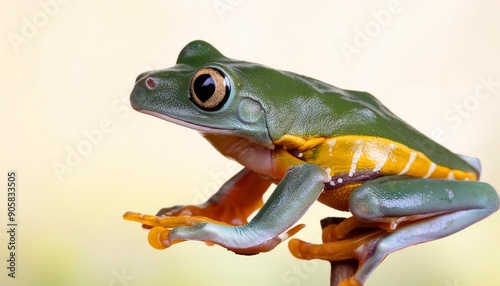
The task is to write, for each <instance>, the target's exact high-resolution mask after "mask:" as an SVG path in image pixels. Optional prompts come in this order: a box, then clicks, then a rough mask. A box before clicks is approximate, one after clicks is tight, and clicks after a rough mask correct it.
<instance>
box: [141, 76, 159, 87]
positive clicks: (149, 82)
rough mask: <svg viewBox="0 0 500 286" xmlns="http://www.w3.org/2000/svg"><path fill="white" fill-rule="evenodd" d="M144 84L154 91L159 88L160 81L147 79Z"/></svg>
mask: <svg viewBox="0 0 500 286" xmlns="http://www.w3.org/2000/svg"><path fill="white" fill-rule="evenodd" d="M144 83H145V84H146V87H147V88H148V89H150V90H153V89H155V88H156V87H157V86H158V81H157V80H156V79H154V78H152V77H148V78H146V80H145V81H144Z"/></svg>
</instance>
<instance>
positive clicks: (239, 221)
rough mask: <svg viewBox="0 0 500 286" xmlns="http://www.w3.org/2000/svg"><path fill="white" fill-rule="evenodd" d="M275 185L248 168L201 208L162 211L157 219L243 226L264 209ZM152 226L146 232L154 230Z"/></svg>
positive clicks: (174, 208)
mask: <svg viewBox="0 0 500 286" xmlns="http://www.w3.org/2000/svg"><path fill="white" fill-rule="evenodd" d="M270 185H271V182H270V181H269V180H266V179H264V178H262V177H261V176H260V175H258V174H257V173H255V172H252V171H250V170H249V169H247V168H244V169H243V170H241V171H240V172H238V173H237V174H236V175H234V176H233V177H232V178H231V179H230V180H229V181H227V182H226V183H225V184H224V185H222V187H221V188H220V189H219V191H218V192H217V193H215V194H214V195H213V196H212V197H210V198H209V199H208V201H207V202H205V203H203V204H201V205H187V206H174V207H169V208H163V209H161V210H160V211H159V212H158V213H157V214H156V216H157V217H159V218H164V217H179V216H199V217H206V218H209V219H212V220H216V221H220V222H224V223H227V224H231V225H243V224H246V223H247V218H248V217H249V216H250V215H251V214H252V213H253V212H254V211H255V210H257V209H259V208H260V207H262V205H263V203H264V202H263V200H262V195H263V194H264V193H265V192H266V190H267V189H268V188H269V186H270ZM152 226H154V225H150V226H149V227H147V224H145V227H146V228H150V227H152Z"/></svg>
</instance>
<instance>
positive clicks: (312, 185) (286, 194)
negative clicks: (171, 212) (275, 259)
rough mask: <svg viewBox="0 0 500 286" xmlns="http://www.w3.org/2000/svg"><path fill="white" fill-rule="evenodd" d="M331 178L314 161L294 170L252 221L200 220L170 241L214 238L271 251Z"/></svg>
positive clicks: (245, 249)
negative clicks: (234, 223)
mask: <svg viewBox="0 0 500 286" xmlns="http://www.w3.org/2000/svg"><path fill="white" fill-rule="evenodd" d="M327 179H328V176H327V174H326V172H325V171H324V170H323V169H322V168H320V167H318V166H316V165H312V164H304V165H299V166H295V167H293V168H292V169H290V170H289V171H288V172H287V173H286V175H285V176H284V178H283V179H282V180H281V182H280V183H279V184H278V186H277V187H276V189H275V190H274V192H273V193H272V194H271V196H270V197H269V199H268V200H267V201H266V203H265V204H264V206H263V207H262V208H261V209H260V210H259V212H258V213H257V214H256V215H255V217H254V218H253V219H252V221H250V222H249V223H248V224H246V225H243V226H225V225H219V224H213V223H200V224H198V225H195V226H188V227H176V228H174V229H172V231H171V232H170V234H169V240H170V241H175V240H203V241H211V242H214V243H216V244H219V245H221V246H224V247H226V248H228V249H231V250H233V251H235V252H238V253H247V254H249V253H258V252H262V251H268V250H270V249H272V248H273V247H274V246H276V245H277V244H278V243H279V242H280V241H281V239H280V238H279V237H278V236H279V235H280V234H282V233H283V232H285V231H286V230H287V229H289V228H290V227H292V226H293V224H294V223H295V222H297V220H298V219H299V218H300V217H302V215H303V214H304V213H305V212H306V211H307V209H308V208H309V207H310V206H311V204H313V203H314V202H315V201H316V199H317V198H318V196H319V194H320V193H321V191H322V190H323V187H324V182H325V181H326V180H327Z"/></svg>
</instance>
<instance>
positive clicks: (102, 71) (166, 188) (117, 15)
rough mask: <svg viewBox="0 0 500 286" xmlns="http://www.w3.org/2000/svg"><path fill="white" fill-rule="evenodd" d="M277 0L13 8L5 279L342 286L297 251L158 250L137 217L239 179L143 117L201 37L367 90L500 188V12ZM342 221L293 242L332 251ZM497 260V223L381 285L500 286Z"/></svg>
mask: <svg viewBox="0 0 500 286" xmlns="http://www.w3.org/2000/svg"><path fill="white" fill-rule="evenodd" d="M101 2H105V3H101ZM268 2H270V1H245V0H213V1H212V0H211V1H201V0H200V1H76V0H74V1H68V0H66V1H62V0H61V1H56V0H41V1H0V11H1V12H0V14H1V15H0V19H2V20H1V26H0V27H1V30H0V48H1V52H0V60H1V69H0V72H1V74H0V90H1V93H0V94H1V95H0V96H1V99H2V104H0V114H1V115H0V116H1V120H0V128H1V129H0V130H1V132H2V137H1V138H2V139H1V140H0V178H1V179H0V186H2V187H0V198H6V192H7V190H6V187H5V185H6V180H7V175H6V173H7V171H8V170H12V169H14V170H17V172H18V177H19V191H18V205H19V208H18V214H17V219H18V223H19V228H18V240H17V246H18V253H17V255H18V264H17V265H18V269H17V270H18V272H17V276H18V278H16V279H7V276H6V275H7V272H6V269H5V267H4V263H0V266H1V267H0V269H1V270H0V285H13V286H16V285H130V286H134V285H240V286H243V285H327V283H328V282H327V281H328V275H329V269H328V265H327V263H324V262H320V261H309V262H304V261H299V260H297V259H295V258H293V257H292V256H291V254H289V252H288V249H287V247H286V244H283V245H281V246H279V247H278V248H277V249H275V250H274V251H272V252H270V253H266V254H261V255H257V256H252V257H244V256H237V255H234V254H233V253H230V252H228V251H226V250H224V249H222V248H220V247H208V246H205V245H204V244H203V243H197V242H189V243H182V244H179V245H175V247H172V248H171V249H167V250H164V251H156V250H153V249H152V248H150V247H149V245H148V244H147V242H146V235H147V232H146V231H144V230H141V229H140V227H139V225H137V224H134V223H130V222H126V221H123V220H122V218H121V215H122V214H123V213H124V212H125V211H129V210H133V211H140V212H146V213H154V212H156V211H157V209H159V208H161V207H165V206H170V205H174V204H191V203H196V202H199V201H200V200H202V199H203V198H206V197H207V196H208V195H209V194H210V193H211V192H213V190H214V189H215V187H216V185H218V184H220V183H221V181H222V180H223V179H225V178H227V177H229V176H230V174H232V173H234V172H235V171H236V170H237V169H238V167H236V166H235V165H234V164H233V163H230V162H229V161H228V160H226V159H225V158H223V157H222V156H220V155H219V154H218V153H217V152H216V151H215V150H213V149H212V148H211V146H209V144H208V143H206V142H205V141H204V140H203V139H202V138H201V137H200V136H199V135H198V134H197V133H196V132H193V131H191V130H187V129H186V128H183V127H179V126H175V125H173V124H169V123H166V122H163V121H161V120H159V119H156V118H153V117H149V116H146V115H143V114H139V113H137V112H135V111H133V110H131V108H130V107H129V103H128V95H129V93H130V91H131V89H132V87H133V84H134V79H135V77H136V76H137V75H138V74H139V73H141V72H143V71H146V70H150V69H157V68H164V67H169V66H172V65H173V64H174V63H175V60H176V58H177V54H178V52H179V51H180V49H181V48H182V47H183V46H184V45H185V44H187V43H188V42H189V41H191V40H194V39H204V40H207V41H209V42H211V43H212V44H213V45H215V46H216V47H217V48H218V49H220V51H222V52H223V53H224V54H226V55H228V56H229V57H233V58H237V59H244V60H248V61H252V62H258V63H263V64H266V65H268V66H272V67H275V68H280V69H285V70H291V71H295V72H298V73H301V74H305V75H308V76H311V77H315V78H318V79H321V80H323V81H326V82H329V83H331V84H334V85H336V86H339V87H343V88H349V89H357V90H365V91H369V92H370V93H372V94H374V95H376V96H377V97H378V98H379V99H380V100H381V101H382V102H384V103H385V104H386V105H387V106H388V107H389V108H390V109H392V110H393V111H395V113H397V114H398V115H400V116H401V117H402V118H404V119H405V120H406V121H407V122H409V123H410V124H411V125H413V126H415V127H417V128H418V129H419V130H421V131H422V132H424V133H426V134H428V135H429V136H431V137H433V138H435V139H437V140H439V141H440V142H441V143H443V144H444V145H446V146H447V147H449V148H450V149H452V150H453V151H455V152H459V153H464V154H469V155H472V156H477V157H479V158H481V159H482V163H483V169H484V172H483V176H482V179H483V180H484V181H487V182H490V183H491V184H493V185H494V186H496V187H497V188H500V177H499V176H498V173H499V171H500V167H499V165H498V164H499V162H500V151H499V150H498V146H499V144H500V137H499V130H498V123H499V120H500V112H498V107H499V106H500V82H499V81H500V55H499V52H498V51H500V37H499V36H498V35H500V22H499V20H498V11H499V9H500V2H499V1H477V2H474V1H457V2H459V3H460V4H457V2H451V1H450V2H443V4H437V3H434V2H433V1H419V2H418V3H416V1H401V2H399V1H388V0H387V1H370V2H368V1H328V2H327V1H316V2H314V3H312V1H311V2H309V3H306V1H273V3H272V4H270V3H268ZM488 81H489V82H490V84H489V85H485V84H484V82H488ZM89 134H90V135H89ZM98 134H100V135H98ZM89 136H90V138H92V140H89V139H88V137H89ZM92 136H93V137H92ZM77 148H80V149H79V150H80V151H81V152H83V153H84V154H82V155H84V156H81V157H80V160H78V158H76V157H75V155H74V154H72V152H74V150H76V149H77ZM68 156H69V157H68ZM67 160H69V161H68V162H67ZM54 164H55V165H57V164H59V166H61V165H63V164H64V165H66V169H65V172H60V173H59V175H58V174H57V172H55V171H54V168H53V166H54ZM0 201H1V202H2V205H1V207H0V210H2V211H1V212H0V213H1V216H0V221H1V225H0V230H1V232H0V240H1V241H0V249H1V250H0V253H1V254H2V255H1V256H2V257H1V261H4V260H5V259H7V257H6V254H5V253H6V248H7V247H6V242H7V235H6V232H5V226H6V223H7V220H6V219H7V217H6V214H5V212H4V210H5V204H4V199H1V200H0ZM332 215H338V213H336V212H333V211H331V210H330V209H328V208H326V207H324V206H322V205H319V204H317V205H314V206H313V207H312V208H311V209H310V211H309V213H308V214H307V215H306V216H305V217H304V218H303V219H302V222H304V223H306V224H307V228H306V229H304V230H302V231H301V232H300V233H298V234H297V235H296V236H297V237H299V238H301V239H304V240H308V241H315V242H318V241H319V240H320V232H319V225H318V224H319V223H318V220H319V219H321V218H323V217H326V216H332ZM499 257H500V215H499V214H498V213H497V214H495V215H493V216H491V217H489V218H488V219H486V220H484V221H482V222H480V223H478V224H476V225H474V226H472V227H470V228H468V229H466V230H464V231H462V232H460V233H458V234H456V235H453V236H451V237H448V238H445V239H441V240H439V241H435V242H432V243H427V244H423V245H419V246H414V247H410V248H407V249H405V250H403V251H400V252H398V253H395V254H392V255H390V256H389V257H388V258H387V259H386V260H385V261H384V263H383V264H382V266H380V267H379V268H378V269H377V270H376V271H375V272H374V274H373V276H372V277H371V279H370V280H369V281H368V283H367V285H441V286H457V285H463V286H475V285H499V284H500V276H499V275H498V265H499V263H500V262H499Z"/></svg>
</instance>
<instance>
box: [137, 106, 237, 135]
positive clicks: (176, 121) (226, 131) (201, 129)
mask: <svg viewBox="0 0 500 286" xmlns="http://www.w3.org/2000/svg"><path fill="white" fill-rule="evenodd" d="M136 110H137V111H139V112H141V113H144V114H148V115H152V116H154V117H157V118H160V119H163V120H165V121H168V122H171V123H174V124H177V125H180V126H184V127H188V128H191V129H194V130H196V131H199V132H206V133H213V134H226V135H233V134H234V131H235V129H222V128H216V127H208V126H204V125H200V124H196V123H192V122H188V121H185V120H180V119H177V118H174V117H170V116H168V115H165V114H162V113H159V112H155V111H151V110H146V109H136Z"/></svg>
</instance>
